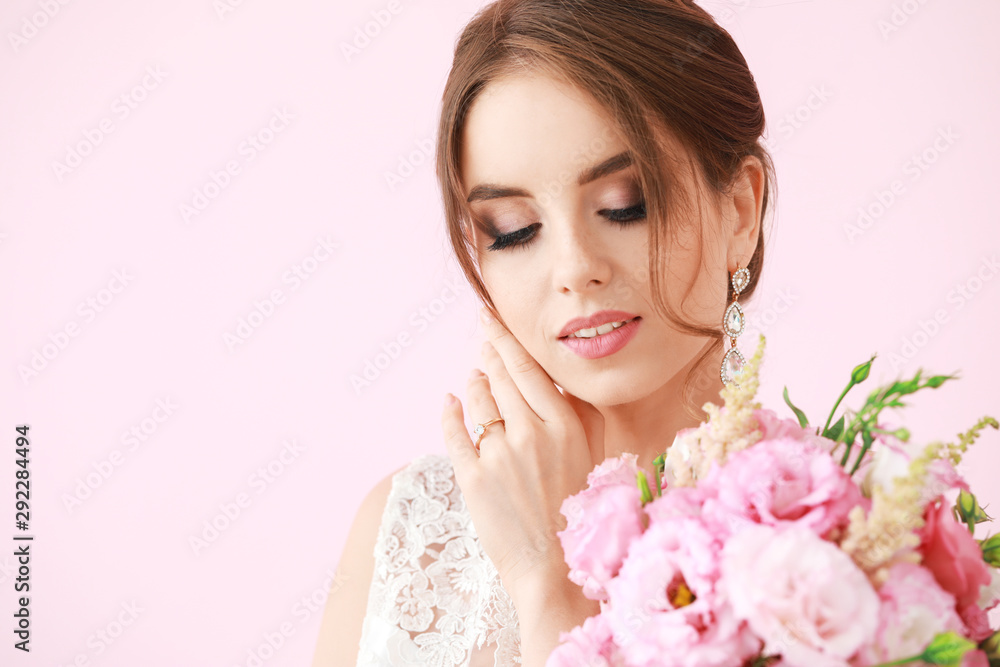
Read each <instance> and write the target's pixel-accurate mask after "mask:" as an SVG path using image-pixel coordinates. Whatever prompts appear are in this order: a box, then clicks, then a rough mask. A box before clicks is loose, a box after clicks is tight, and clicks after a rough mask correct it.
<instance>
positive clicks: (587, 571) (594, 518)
mask: <svg viewBox="0 0 1000 667" xmlns="http://www.w3.org/2000/svg"><path fill="white" fill-rule="evenodd" d="M624 456H625V457H628V456H631V457H632V459H631V461H629V460H628V459H626V460H624V461H623V460H622V459H608V460H607V461H605V462H604V463H602V464H601V465H600V466H598V467H597V468H595V470H594V471H593V472H591V473H590V475H589V476H588V480H589V482H590V487H589V488H586V489H584V490H583V491H580V492H579V493H577V494H574V495H572V496H570V497H568V498H566V499H565V500H564V501H563V502H562V506H561V507H560V510H559V511H560V512H561V513H562V514H563V516H565V517H566V528H565V529H564V530H561V531H559V532H557V533H556V535H557V536H558V537H559V541H560V543H561V544H562V548H563V553H564V554H565V557H566V564H567V565H569V568H570V571H569V578H570V580H571V581H573V582H574V583H576V584H578V585H580V586H582V587H583V594H584V595H585V596H586V597H588V598H590V599H591V600H607V592H606V591H605V589H604V586H605V584H607V582H608V581H609V580H610V579H611V578H612V577H613V576H615V574H617V573H618V568H620V567H621V564H622V561H623V560H624V558H625V554H626V553H627V551H628V547H629V544H631V542H632V540H634V539H635V538H637V537H638V536H639V535H641V534H642V531H643V512H642V500H641V495H640V493H639V487H638V486H636V483H635V471H636V468H635V455H634V454H632V455H628V454H626V455H624Z"/></svg>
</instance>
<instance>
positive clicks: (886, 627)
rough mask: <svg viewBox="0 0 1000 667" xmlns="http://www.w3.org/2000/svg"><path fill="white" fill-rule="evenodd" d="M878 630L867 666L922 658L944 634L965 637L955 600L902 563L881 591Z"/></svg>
mask: <svg viewBox="0 0 1000 667" xmlns="http://www.w3.org/2000/svg"><path fill="white" fill-rule="evenodd" d="M878 596H879V599H880V600H881V605H880V606H879V619H878V629H877V630H876V632H875V641H874V642H873V643H872V645H871V646H870V647H868V648H867V649H865V650H864V651H863V653H862V655H863V656H864V659H865V660H864V662H863V664H876V663H881V662H889V661H892V660H901V659H903V658H908V657H910V656H914V655H918V654H920V653H921V652H922V651H923V650H924V649H925V648H927V645H928V644H930V642H931V640H932V639H934V636H935V635H936V634H938V633H940V632H946V631H948V630H952V631H954V632H957V633H958V634H960V635H964V634H965V624H964V623H962V619H961V618H959V616H958V614H957V613H956V612H955V597H954V596H953V595H952V594H951V593H949V592H947V591H945V590H943V589H942V588H941V587H940V586H939V585H938V583H937V581H935V579H934V575H933V574H931V573H930V571H929V570H927V569H926V568H924V567H921V566H920V565H917V564H915V563H909V562H900V563H896V564H895V565H893V566H892V567H891V568H890V569H889V577H888V579H887V580H886V581H885V582H884V583H883V584H882V585H881V586H880V587H879V589H878Z"/></svg>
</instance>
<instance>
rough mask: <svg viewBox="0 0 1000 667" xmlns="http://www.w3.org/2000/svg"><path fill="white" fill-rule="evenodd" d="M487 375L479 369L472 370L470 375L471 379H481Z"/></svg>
mask: <svg viewBox="0 0 1000 667" xmlns="http://www.w3.org/2000/svg"><path fill="white" fill-rule="evenodd" d="M485 375H486V373H483V372H482V371H481V370H479V369H478V368H473V369H472V373H470V374H469V377H474V378H481V377H483V376H485Z"/></svg>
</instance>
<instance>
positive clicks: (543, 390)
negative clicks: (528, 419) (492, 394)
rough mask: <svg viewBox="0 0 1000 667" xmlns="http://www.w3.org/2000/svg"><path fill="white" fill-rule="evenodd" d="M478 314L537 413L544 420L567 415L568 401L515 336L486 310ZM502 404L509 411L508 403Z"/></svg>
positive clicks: (511, 376) (522, 392) (495, 346)
mask: <svg viewBox="0 0 1000 667" xmlns="http://www.w3.org/2000/svg"><path fill="white" fill-rule="evenodd" d="M479 312H480V316H481V319H483V325H484V327H485V328H486V335H487V337H488V338H489V342H490V343H491V344H492V345H493V347H494V349H496V351H497V353H498V354H499V355H500V358H501V359H502V360H503V365H504V368H505V369H506V370H507V373H508V374H509V375H510V378H511V380H512V381H513V383H514V385H515V386H516V387H517V389H518V391H519V393H520V394H521V396H522V397H523V398H524V400H525V401H526V402H527V404H528V405H529V406H531V409H532V410H534V412H535V414H537V415H538V416H539V417H540V418H541V419H542V420H543V421H548V420H552V419H556V418H558V417H563V416H565V408H566V402H565V400H564V399H563V397H562V394H560V393H559V390H558V389H556V386H555V383H553V381H552V378H551V377H549V374H548V373H546V372H545V369H544V368H542V367H541V366H540V365H539V364H538V362H537V361H535V359H534V357H532V356H531V355H530V354H528V351H527V350H525V349H524V347H523V346H522V345H521V343H520V342H518V340H517V339H516V338H515V337H514V334H512V333H511V332H510V331H509V330H508V329H507V328H506V327H505V326H503V325H502V324H500V323H499V322H497V321H496V320H494V319H493V318H492V317H489V312H488V311H486V309H485V308H483V309H480V311H479ZM495 388H496V387H495ZM501 405H503V406H504V407H505V408H506V404H504V403H501ZM512 407H516V406H512Z"/></svg>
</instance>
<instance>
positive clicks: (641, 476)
mask: <svg viewBox="0 0 1000 667" xmlns="http://www.w3.org/2000/svg"><path fill="white" fill-rule="evenodd" d="M636 481H637V482H638V483H639V491H640V492H641V493H642V504H643V505H645V504H646V503H648V502H650V501H652V500H653V494H652V493H651V492H650V490H649V481H647V480H646V473H644V472H643V471H642V470H639V471H638V472H637V473H636Z"/></svg>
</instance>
